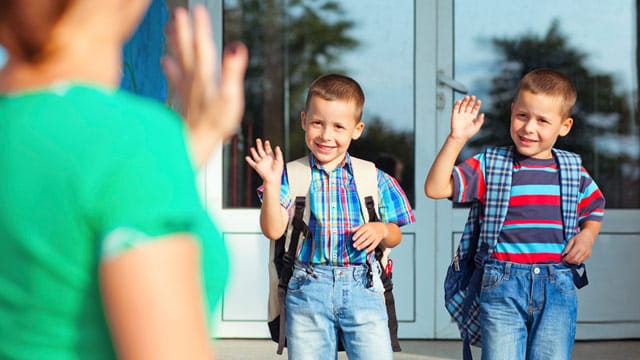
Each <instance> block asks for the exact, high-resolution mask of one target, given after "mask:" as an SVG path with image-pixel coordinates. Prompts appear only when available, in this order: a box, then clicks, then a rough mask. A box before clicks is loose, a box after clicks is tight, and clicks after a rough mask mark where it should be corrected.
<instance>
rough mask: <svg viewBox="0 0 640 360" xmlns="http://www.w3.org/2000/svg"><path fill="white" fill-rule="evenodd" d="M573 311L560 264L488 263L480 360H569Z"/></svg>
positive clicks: (571, 290)
mask: <svg viewBox="0 0 640 360" xmlns="http://www.w3.org/2000/svg"><path fill="white" fill-rule="evenodd" d="M577 308H578V301H577V294H576V287H575V285H574V283H573V277H572V274H571V270H570V269H569V268H568V267H567V266H566V265H565V264H563V263H555V264H519V263H512V262H503V261H498V260H496V259H490V260H488V261H487V263H486V264H485V268H484V275H483V278H482V289H481V293H480V325H481V333H482V359H487V360H488V359H491V360H501V359H504V360H518V359H527V360H542V359H545V360H546V359H549V360H550V359H553V360H565V359H570V358H571V349H572V347H573V343H574V339H575V333H576V316H577Z"/></svg>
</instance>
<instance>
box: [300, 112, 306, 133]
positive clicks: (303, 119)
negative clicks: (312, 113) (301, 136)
mask: <svg viewBox="0 0 640 360" xmlns="http://www.w3.org/2000/svg"><path fill="white" fill-rule="evenodd" d="M306 121H307V114H306V113H305V112H304V111H302V112H300V126H302V130H305V131H306V130H307V123H306Z"/></svg>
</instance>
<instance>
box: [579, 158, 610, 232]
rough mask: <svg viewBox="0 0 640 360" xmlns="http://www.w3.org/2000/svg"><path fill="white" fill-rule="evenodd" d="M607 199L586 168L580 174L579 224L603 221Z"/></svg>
mask: <svg viewBox="0 0 640 360" xmlns="http://www.w3.org/2000/svg"><path fill="white" fill-rule="evenodd" d="M604 206H605V199H604V195H603V194H602V192H601V191H600V188H598V185H597V184H596V182H595V181H594V180H593V178H592V177H591V175H589V173H588V172H587V170H586V169H585V168H582V170H581V172H580V194H579V195H578V222H579V224H580V225H582V224H583V223H584V222H585V221H588V220H593V221H602V218H603V217H604Z"/></svg>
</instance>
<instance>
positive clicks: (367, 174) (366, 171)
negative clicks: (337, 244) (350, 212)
mask: <svg viewBox="0 0 640 360" xmlns="http://www.w3.org/2000/svg"><path fill="white" fill-rule="evenodd" d="M351 167H352V168H353V181H354V182H355V183H356V191H357V192H358V198H359V199H360V211H361V212H362V217H363V219H364V221H365V222H369V213H368V209H367V203H366V198H367V197H371V199H372V200H373V210H374V212H375V215H376V217H377V219H378V220H379V221H380V212H379V210H378V204H379V203H380V190H379V189H378V169H377V168H376V165H375V164H374V163H372V162H371V161H367V160H362V159H358V158H356V157H353V156H352V157H351ZM380 247H381V248H382V245H380ZM390 252H391V249H386V248H384V249H383V253H382V258H381V259H380V266H382V268H383V269H384V268H385V267H386V266H387V261H388V259H389V253H390Z"/></svg>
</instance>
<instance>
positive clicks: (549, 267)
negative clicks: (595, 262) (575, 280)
mask: <svg viewBox="0 0 640 360" xmlns="http://www.w3.org/2000/svg"><path fill="white" fill-rule="evenodd" d="M486 266H491V267H493V268H497V269H499V270H502V271H503V272H504V273H508V274H532V275H536V276H542V275H553V273H554V272H559V271H570V270H571V269H570V268H569V267H568V266H567V265H566V264H565V263H551V264H522V263H514V262H510V261H500V260H497V259H493V258H492V259H488V260H487V261H486V262H485V267H486Z"/></svg>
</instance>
